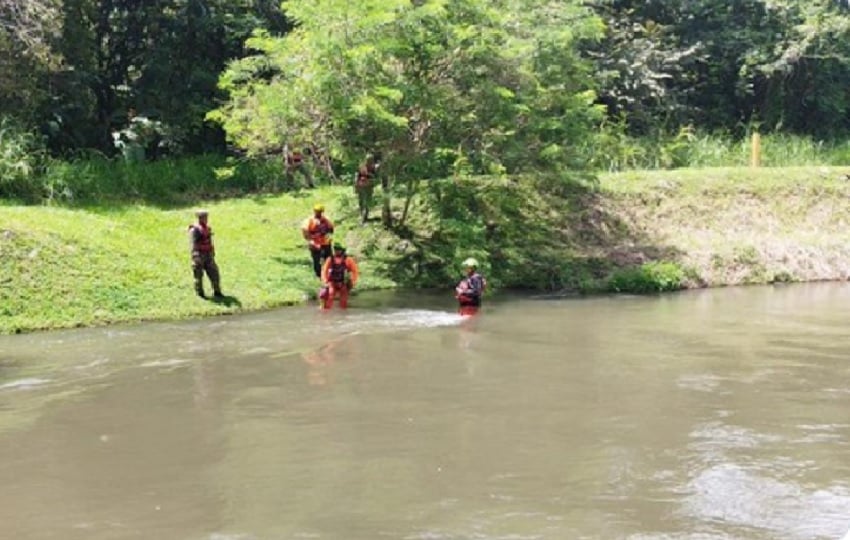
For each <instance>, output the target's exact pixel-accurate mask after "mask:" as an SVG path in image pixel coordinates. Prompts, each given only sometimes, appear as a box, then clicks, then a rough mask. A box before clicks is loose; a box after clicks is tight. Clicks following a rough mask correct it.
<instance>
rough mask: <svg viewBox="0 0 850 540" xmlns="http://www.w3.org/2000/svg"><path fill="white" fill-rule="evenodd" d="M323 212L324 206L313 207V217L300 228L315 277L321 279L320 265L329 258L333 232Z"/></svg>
mask: <svg viewBox="0 0 850 540" xmlns="http://www.w3.org/2000/svg"><path fill="white" fill-rule="evenodd" d="M324 212H325V205H323V204H316V205H314V206H313V215H312V216H311V217H309V218H307V220H306V221H304V225H303V226H302V227H301V234H302V236H304V239H305V240H307V242H308V244H307V246H308V247H309V248H310V257H311V258H312V259H313V272H314V273H315V274H316V277H322V264H323V263H324V262H325V261H326V260H327V259H328V257H330V256H331V235H332V234H333V232H334V224H333V223H332V222H331V220H329V219H328V218H326V217H325V215H324Z"/></svg>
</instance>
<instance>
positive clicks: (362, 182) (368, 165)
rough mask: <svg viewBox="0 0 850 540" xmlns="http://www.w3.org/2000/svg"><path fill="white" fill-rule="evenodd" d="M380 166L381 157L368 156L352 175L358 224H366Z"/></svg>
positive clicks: (376, 155) (378, 155) (375, 155)
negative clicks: (357, 210) (358, 210)
mask: <svg viewBox="0 0 850 540" xmlns="http://www.w3.org/2000/svg"><path fill="white" fill-rule="evenodd" d="M380 165H381V155H380V154H378V153H375V154H369V155H368V156H366V161H364V162H363V164H361V165H360V167H358V168H357V172H356V173H355V174H354V193H355V194H357V206H358V208H359V209H360V223H366V221H367V220H368V219H369V209H370V208H371V207H372V196H373V195H374V193H375V177H376V176H377V175H378V167H380Z"/></svg>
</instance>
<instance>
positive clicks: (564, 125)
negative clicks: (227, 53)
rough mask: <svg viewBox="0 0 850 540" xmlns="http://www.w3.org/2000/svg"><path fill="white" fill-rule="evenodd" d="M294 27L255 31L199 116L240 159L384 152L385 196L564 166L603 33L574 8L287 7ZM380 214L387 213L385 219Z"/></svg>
mask: <svg viewBox="0 0 850 540" xmlns="http://www.w3.org/2000/svg"><path fill="white" fill-rule="evenodd" d="M284 9H285V11H286V13H287V16H289V17H291V18H292V19H293V20H294V21H295V22H296V23H297V25H298V26H297V28H296V29H295V30H294V31H293V32H291V33H290V34H288V35H287V36H285V37H283V38H278V37H273V36H270V35H269V34H268V33H264V32H258V33H256V34H255V36H254V37H253V38H252V39H250V40H249V41H248V43H247V45H248V46H249V47H250V48H252V49H254V50H256V51H257V54H256V55H253V56H250V57H247V58H245V59H241V60H238V61H235V62H233V63H231V65H230V66H229V67H228V69H227V70H226V71H225V73H224V74H223V75H222V77H221V80H220V86H221V87H222V88H223V89H225V90H226V91H227V92H228V93H229V96H230V98H229V101H228V102H227V103H226V104H225V105H223V106H222V107H221V108H219V109H218V110H216V111H214V112H213V113H211V115H210V118H213V119H215V120H217V121H219V122H221V123H222V125H223V126H224V127H225V130H226V131H227V133H228V136H229V137H230V138H231V139H232V140H233V141H234V142H235V143H236V144H238V145H239V146H241V147H243V148H246V149H247V150H248V151H249V152H252V153H262V152H267V151H269V150H272V149H275V148H280V147H283V146H284V145H285V144H287V143H289V144H299V143H304V142H312V143H314V144H317V145H319V146H320V147H322V148H324V149H327V151H328V152H330V153H331V154H332V155H333V156H334V157H336V158H337V159H338V160H340V161H342V162H343V163H347V164H349V165H351V164H354V163H356V162H357V161H358V160H359V159H361V158H362V155H363V154H364V153H366V152H369V151H375V150H378V151H380V152H381V153H382V155H383V158H384V161H383V165H382V168H383V173H382V174H383V175H384V179H385V188H386V189H385V192H387V193H388V192H389V189H390V188H391V186H392V184H393V183H394V181H395V180H397V179H400V180H403V181H404V183H405V185H406V186H407V188H408V189H407V194H408V196H410V195H411V194H412V193H414V192H415V190H416V184H417V182H418V180H419V179H421V178H428V177H433V176H439V175H446V174H448V173H450V172H453V171H454V172H461V171H469V172H474V173H502V172H519V171H523V170H528V169H538V168H550V169H551V168H556V167H559V166H566V165H575V164H576V160H577V155H578V154H577V153H576V152H574V151H573V150H572V146H571V144H572V143H574V142H576V141H577V140H578V139H580V138H581V137H582V136H583V135H584V134H586V133H587V130H588V129H590V127H591V126H592V124H593V122H594V120H595V119H596V118H597V115H598V113H599V110H598V109H597V108H595V107H594V106H593V105H592V104H593V102H594V100H595V95H594V94H593V92H592V91H591V90H590V88H591V82H590V72H589V69H588V66H587V64H586V63H585V62H584V61H583V60H582V59H581V58H580V57H579V55H578V53H577V50H576V46H575V44H576V43H577V41H578V40H580V39H594V38H595V37H597V36H598V35H599V33H600V32H601V24H600V23H599V20H598V18H596V17H594V16H593V15H592V14H591V13H590V12H589V11H587V10H586V9H585V8H583V7H582V6H581V3H580V2H578V1H564V0H561V1H558V0H551V1H550V0H523V1H517V2H511V3H504V2H497V1H489V0H466V1H464V0H414V1H413V2H411V1H410V0H383V1H378V0H360V1H358V2H352V1H350V0H318V1H316V0H290V1H288V2H285V3H284ZM389 222H390V217H389V216H388V215H387V214H386V213H385V223H386V224H387V225H389V224H390V223H389Z"/></svg>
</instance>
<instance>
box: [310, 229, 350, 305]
mask: <svg viewBox="0 0 850 540" xmlns="http://www.w3.org/2000/svg"><path fill="white" fill-rule="evenodd" d="M358 277H359V272H358V270H357V263H356V262H354V259H353V258H351V257H349V256H347V255H346V254H345V247H343V246H341V245H339V244H335V245H334V248H333V256H331V257H330V258H329V259H327V260H326V261H325V264H324V266H322V284H323V288H325V289H326V290H327V293H326V294H325V293H324V292H322V293H321V294H319V298H320V300H322V309H331V308H332V307H333V304H334V298H335V297H337V296H339V307H340V308H342V309H345V308H347V307H348V293H349V292H351V289H353V288H354V285H356V284H357V278H358ZM323 296H324V298H322V297H323Z"/></svg>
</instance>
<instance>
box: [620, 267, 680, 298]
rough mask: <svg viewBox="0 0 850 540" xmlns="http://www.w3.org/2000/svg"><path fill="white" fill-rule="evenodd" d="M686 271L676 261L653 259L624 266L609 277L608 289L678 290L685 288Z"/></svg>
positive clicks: (631, 290) (639, 292)
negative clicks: (640, 263)
mask: <svg viewBox="0 0 850 540" xmlns="http://www.w3.org/2000/svg"><path fill="white" fill-rule="evenodd" d="M685 278H686V272H685V271H684V270H683V269H682V267H680V266H679V265H678V264H676V263H674V262H664V261H653V262H648V263H645V264H643V265H641V266H637V267H629V268H622V269H620V270H617V271H615V272H614V273H613V274H612V275H611V276H610V278H609V279H608V290H609V291H612V292H624V293H635V294H649V293H658V292H667V291H677V290H679V289H682V288H683V283H684V281H685Z"/></svg>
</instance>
